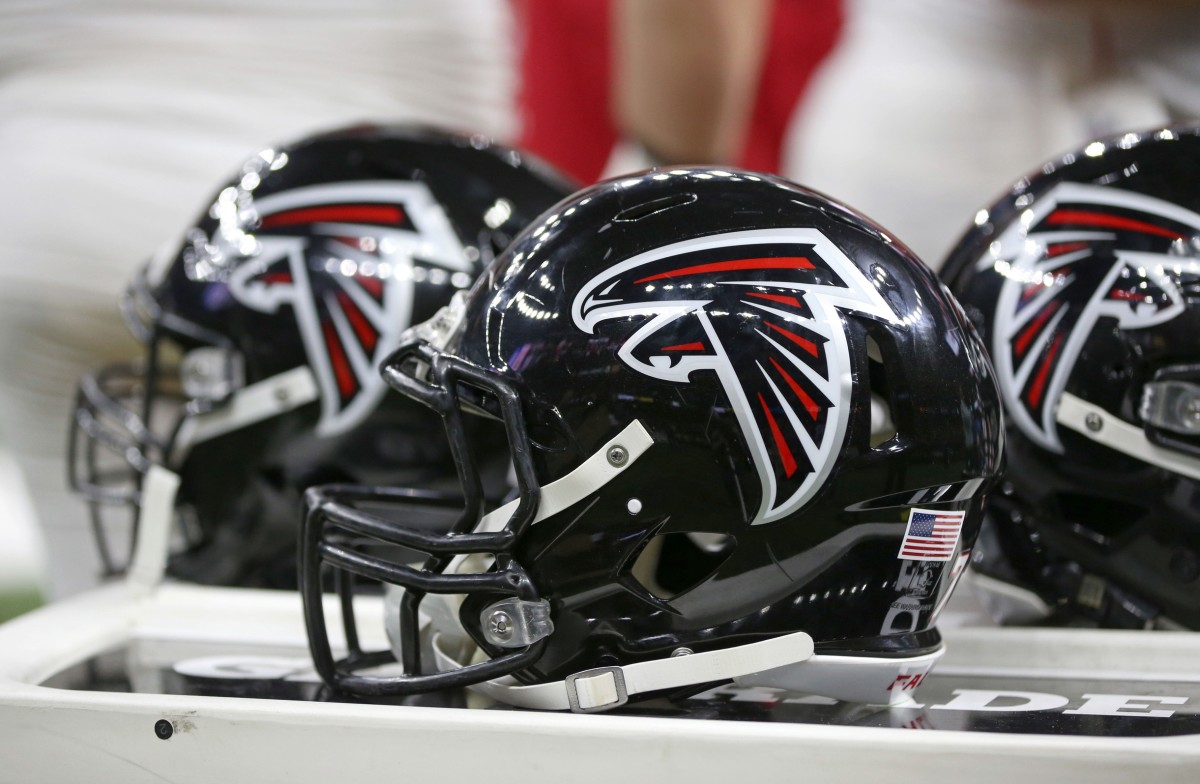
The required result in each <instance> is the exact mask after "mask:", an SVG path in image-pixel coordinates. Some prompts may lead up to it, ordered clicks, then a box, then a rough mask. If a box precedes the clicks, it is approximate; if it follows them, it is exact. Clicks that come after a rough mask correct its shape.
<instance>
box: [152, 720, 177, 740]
mask: <svg viewBox="0 0 1200 784" xmlns="http://www.w3.org/2000/svg"><path fill="white" fill-rule="evenodd" d="M154 734H155V735H157V736H158V738H159V740H168V739H170V737H171V736H172V735H174V734H175V725H174V724H172V723H171V722H169V721H167V720H166V719H159V720H158V721H156V722H154Z"/></svg>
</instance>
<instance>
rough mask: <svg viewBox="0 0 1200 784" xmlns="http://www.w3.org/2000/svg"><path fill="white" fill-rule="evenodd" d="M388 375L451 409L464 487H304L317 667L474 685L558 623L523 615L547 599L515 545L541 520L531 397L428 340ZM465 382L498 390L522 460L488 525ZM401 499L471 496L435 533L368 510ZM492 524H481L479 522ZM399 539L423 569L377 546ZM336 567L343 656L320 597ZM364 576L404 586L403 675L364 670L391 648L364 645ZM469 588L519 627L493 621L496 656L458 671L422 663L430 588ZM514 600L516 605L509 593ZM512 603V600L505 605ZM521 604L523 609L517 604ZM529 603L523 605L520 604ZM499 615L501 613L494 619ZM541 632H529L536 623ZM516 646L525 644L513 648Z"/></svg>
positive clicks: (532, 651)
mask: <svg viewBox="0 0 1200 784" xmlns="http://www.w3.org/2000/svg"><path fill="white" fill-rule="evenodd" d="M417 363H419V364H421V365H423V366H424V367H425V368H427V375H428V379H429V380H421V379H418V378H417V377H415V376H414V375H409V374H406V373H405V372H404V370H403V369H402V368H404V367H406V366H408V367H411V366H412V365H413V364H417ZM385 378H387V380H388V382H389V383H390V384H391V385H392V386H393V387H395V388H396V389H397V390H399V391H401V392H403V393H404V394H406V395H408V396H410V397H412V398H413V399H416V400H419V401H420V402H421V403H424V404H425V405H427V406H429V407H430V408H432V409H433V410H435V411H437V412H438V414H439V415H440V416H441V417H442V418H443V420H444V422H445V425H446V433H447V436H448V438H449V442H450V449H451V453H452V454H453V457H454V462H455V465H456V466H457V469H458V476H459V480H460V482H461V486H462V490H463V494H462V495H461V496H455V495H447V494H441V493H436V492H431V491H422V490H416V489H398V488H369V487H362V486H338V485H329V486H322V487H314V488H310V489H309V490H308V492H307V493H306V495H305V503H306V506H307V513H306V514H305V517H304V524H303V530H302V532H301V545H300V567H301V572H300V591H301V597H302V599H303V601H304V608H305V618H306V623H307V624H308V632H309V641H310V646H311V649H312V654H313V660H314V662H315V664H316V666H317V671H318V672H319V673H320V674H321V675H322V677H323V678H325V680H326V681H327V682H329V683H331V684H333V685H334V686H335V687H336V688H337V689H339V690H341V691H345V692H348V693H351V694H357V695H362V696H384V695H405V694H413V693H418V692H422V691H428V690H430V689H437V688H450V687H459V686H467V685H471V684H475V683H480V682H482V681H486V680H491V679H494V678H498V677H501V676H503V675H508V674H511V673H513V672H516V671H518V670H520V669H522V668H524V667H527V666H528V665H529V664H531V663H532V662H533V661H535V660H536V659H537V657H538V656H539V655H540V654H541V650H542V647H543V645H544V642H543V641H542V640H543V638H544V637H545V636H546V634H548V633H549V631H550V630H551V629H552V628H553V627H552V626H550V627H549V628H546V627H542V628H536V629H535V628H532V627H533V626H536V624H528V623H522V622H521V621H522V618H523V617H524V616H525V615H529V616H530V617H534V618H536V617H543V616H544V611H543V612H538V610H537V608H538V607H540V606H543V605H544V604H545V602H544V601H543V600H542V598H541V596H540V595H539V593H538V591H537V588H536V586H535V585H534V584H533V582H532V581H531V580H530V578H529V575H528V574H527V572H526V570H525V569H524V568H522V566H521V565H520V564H519V563H518V562H517V560H516V559H515V558H514V556H513V549H514V544H515V543H516V541H517V539H518V538H519V537H520V536H521V534H522V533H523V532H524V531H525V530H526V529H527V528H528V527H529V525H530V524H531V523H532V521H533V519H534V517H535V515H536V514H537V511H538V499H539V490H538V486H537V480H536V478H535V476H534V470H533V464H532V461H531V459H530V454H531V445H530V444H529V442H528V436H527V435H526V432H525V428H524V415H523V413H522V407H521V400H520V397H519V396H518V394H517V392H516V390H514V389H513V388H512V386H511V385H509V384H507V383H506V382H504V381H503V380H502V379H498V378H495V377H491V376H489V375H487V374H485V373H484V372H482V371H481V370H479V369H478V368H475V367H473V366H471V365H469V364H467V363H465V362H463V361H462V360H459V359H457V358H455V357H452V356H450V355H448V354H445V353H443V352H440V351H437V350H436V349H434V348H433V347H432V346H431V345H430V344H429V343H427V342H424V341H422V342H419V343H416V344H409V345H407V346H404V347H402V348H401V349H399V350H398V351H397V352H396V353H395V354H393V355H392V357H391V358H390V359H389V360H388V361H387V362H386V363H385ZM464 385H466V386H469V387H471V388H472V389H473V390H475V391H476V393H479V392H482V393H484V394H486V395H488V396H489V399H490V400H491V401H492V402H493V405H494V406H495V407H496V409H497V410H498V413H499V414H500V415H501V418H502V419H503V421H504V422H505V429H506V433H507V436H508V438H509V443H510V444H513V445H514V446H513V448H512V449H511V450H510V457H511V460H512V466H513V470H514V473H515V476H516V482H517V487H518V490H519V497H520V500H519V502H517V503H516V504H515V509H508V508H506V511H510V512H511V515H510V516H509V517H508V519H507V520H504V521H503V523H502V526H499V527H498V526H486V525H485V526H481V525H480V523H481V520H483V510H484V504H485V498H484V490H483V484H482V482H481V479H480V471H479V468H478V465H477V459H476V457H475V456H474V455H473V450H472V447H471V445H470V444H469V443H468V439H467V438H466V436H465V434H466V432H467V430H466V428H465V427H464V423H463V421H462V420H463V416H464V411H463V408H464V405H463V401H462V400H461V399H460V390H461V389H463V387H464ZM381 502H382V503H384V504H389V505H391V506H392V507H393V508H394V509H395V510H396V511H397V512H400V511H403V509H404V508H405V507H410V508H411V507H416V508H420V507H425V508H429V507H434V508H443V509H445V508H451V509H452V508H455V507H461V509H462V511H461V513H460V514H459V515H458V518H457V520H456V521H455V523H454V524H453V525H452V526H451V527H450V530H449V531H447V532H446V533H431V532H427V531H424V530H421V528H420V526H418V525H411V524H409V525H406V524H405V522H403V521H400V520H395V519H387V518H381V517H378V516H375V515H371V514H368V513H366V512H363V511H361V510H360V509H359V508H358V506H359V505H361V504H367V503H376V504H378V503H381ZM481 527H482V528H484V529H485V530H482V531H481V530H479V529H480V528H481ZM380 544H383V545H392V546H399V547H404V548H408V549H410V550H415V551H417V552H418V553H420V554H421V555H423V556H424V557H425V560H424V563H423V564H422V565H421V566H420V568H414V567H412V566H407V565H404V564H400V563H397V562H396V561H395V560H394V559H388V558H381V557H377V556H373V555H371V554H370V552H369V550H370V548H371V546H372V545H375V546H378V545H380ZM475 554H479V555H486V556H491V558H492V560H493V565H492V567H491V568H489V569H488V570H487V571H486V572H483V573H476V574H469V573H462V574H460V573H455V572H454V571H452V570H451V571H447V570H448V569H449V568H450V567H451V565H452V564H454V563H455V559H456V558H462V557H465V556H469V555H475ZM324 565H329V566H331V567H334V568H335V571H334V575H335V579H334V585H335V589H336V591H337V594H338V596H339V600H340V604H341V607H342V620H343V625H344V631H345V636H346V640H347V644H348V646H349V649H350V655H349V656H348V657H347V658H346V659H343V660H341V661H335V659H334V656H333V653H332V648H331V645H330V642H329V634H328V630H327V627H326V621H325V615H324V609H323V605H322V601H321V589H322V574H321V573H322V567H323V566H324ZM355 576H359V577H366V578H370V579H372V580H377V581H380V582H383V583H386V584H388V585H392V586H398V587H400V588H403V589H404V595H403V599H402V600H401V603H400V608H399V630H400V636H401V640H400V642H399V645H398V647H399V648H400V651H401V658H402V661H401V663H402V665H403V669H404V674H402V675H392V676H362V675H358V674H356V671H357V670H358V669H360V668H362V667H364V666H370V665H372V664H378V663H381V662H386V661H389V660H390V659H391V658H392V654H391V652H389V651H385V652H381V653H378V654H370V653H365V652H363V651H362V649H361V648H360V647H359V645H358V638H359V635H358V632H357V627H356V621H355V618H354V613H353V594H354V587H355V583H354V577H355ZM429 593H435V594H463V595H467V596H486V597H487V599H488V603H489V605H491V606H493V607H496V609H492V610H489V611H486V612H487V614H488V615H490V616H494V617H496V620H497V624H504V623H505V622H504V621H502V620H501V619H500V616H507V617H508V618H509V619H510V621H511V622H512V623H513V624H514V625H515V626H516V627H517V628H518V629H520V630H522V631H524V632H526V633H514V632H516V629H512V628H500V629H495V630H494V633H493V639H492V640H491V642H492V643H493V645H496V644H499V645H503V646H504V650H500V649H498V648H494V649H493V650H494V651H495V652H496V653H497V654H498V655H497V656H496V658H493V659H490V660H489V661H485V662H480V663H476V664H469V665H467V666H464V667H462V668H460V669H457V670H451V671H447V672H440V673H423V672H422V664H421V656H420V651H421V641H420V636H419V635H420V623H419V619H418V610H419V608H420V605H421V602H422V600H423V599H424V597H425V596H426V594H429ZM510 597H511V598H512V599H515V600H516V602H515V604H514V603H512V602H506V599H509V598H510ZM501 606H503V609H501ZM514 606H515V607H516V608H517V610H518V611H517V612H513V610H512V608H513V607H514ZM521 610H525V611H526V612H525V613H521V612H520V611H521ZM495 625H496V624H493V626H495ZM530 632H531V633H530ZM514 647H515V648H516V649H515V650H514V649H513V648H514Z"/></svg>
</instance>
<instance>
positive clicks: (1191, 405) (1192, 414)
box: [1183, 397, 1200, 428]
mask: <svg viewBox="0 0 1200 784" xmlns="http://www.w3.org/2000/svg"><path fill="white" fill-rule="evenodd" d="M1183 418H1184V424H1185V425H1189V426H1191V427H1193V428H1194V427H1196V426H1197V425H1200V398H1194V397H1193V398H1190V399H1189V400H1188V402H1187V403H1185V404H1184V406H1183Z"/></svg>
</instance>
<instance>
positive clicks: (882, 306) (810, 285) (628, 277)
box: [572, 228, 898, 525]
mask: <svg viewBox="0 0 1200 784" xmlns="http://www.w3.org/2000/svg"><path fill="white" fill-rule="evenodd" d="M838 310H845V311H850V312H855V313H862V314H865V315H867V316H871V317H873V318H877V319H880V320H883V321H887V322H891V323H896V322H897V321H898V319H897V317H896V315H895V314H894V313H893V311H892V309H891V308H890V307H889V306H888V304H887V303H886V302H885V301H884V300H883V298H882V297H881V296H880V295H879V292H878V291H877V290H876V289H875V287H874V286H873V285H872V284H871V282H870V281H869V280H867V278H866V277H865V276H864V275H863V274H862V272H860V271H859V269H858V267H856V266H855V265H854V264H853V263H852V262H851V261H850V260H849V259H848V258H847V257H846V255H845V254H844V253H842V251H840V250H839V249H838V248H837V247H835V246H834V245H833V243H832V242H830V241H829V240H828V239H827V238H826V237H825V236H824V235H823V234H821V233H820V232H819V231H816V230H815V229H803V228H797V229H770V230H763V231H741V232H732V233H728V234H718V235H715V236H712V237H703V238H699V239H693V240H687V241H684V242H679V243H676V244H673V245H668V246H666V247H662V248H657V249H655V250H652V251H649V252H647V253H643V254H641V255H639V256H635V257H633V258H631V259H628V260H626V261H624V262H621V263H619V264H617V265H615V266H614V267H612V268H611V269H609V270H607V271H606V272H605V273H604V274H602V275H598V276H597V277H595V278H593V279H592V280H590V281H588V283H587V284H586V285H584V286H583V288H582V289H581V290H580V291H579V293H578V294H577V295H576V296H575V300H574V302H573V303H572V318H573V319H574V323H575V325H576V326H577V327H578V328H579V329H581V330H583V331H584V332H588V333H593V332H594V331H595V329H596V326H597V325H598V324H600V323H601V322H603V321H606V320H609V319H624V318H629V317H638V318H644V319H645V323H644V324H643V325H642V326H641V327H640V328H638V329H637V331H636V332H634V334H633V335H632V336H631V337H630V338H629V339H628V340H627V341H626V342H625V343H624V345H622V346H621V348H620V349H619V351H618V352H617V353H618V356H619V357H620V359H621V361H623V362H624V363H625V364H626V365H628V366H629V367H631V368H633V369H634V370H636V371H638V372H639V373H643V374H645V375H647V376H650V377H651V378H657V379H661V380H663V381H669V382H674V383H679V384H686V383H689V381H690V379H691V376H692V374H693V373H697V372H712V373H715V374H716V375H717V378H718V379H719V381H720V383H721V386H722V387H723V388H724V390H725V394H726V396H727V398H728V399H729V403H730V405H731V407H732V409H733V411H734V412H735V414H736V416H737V419H738V424H739V425H740V427H741V430H742V433H743V436H744V438H745V442H746V444H747V446H748V448H749V449H750V452H751V454H752V456H753V459H754V465H755V468H756V469H757V471H758V474H759V478H760V480H761V484H762V501H761V504H760V507H759V509H758V510H757V511H756V512H755V514H754V517H753V519H752V520H751V524H755V525H757V524H762V523H771V522H774V521H776V520H779V519H781V518H783V517H786V516H787V515H790V514H791V513H793V512H795V511H796V510H797V509H800V508H801V507H802V506H804V504H805V503H807V502H808V500H809V499H811V498H812V497H813V496H814V495H815V494H816V493H817V491H818V490H820V488H821V486H822V485H823V484H824V482H825V479H826V478H827V477H828V476H829V472H830V470H831V469H832V468H833V463H834V461H835V460H836V458H837V455H838V454H839V453H840V451H841V448H842V444H843V442H844V440H845V436H846V429H847V423H848V421H849V415H850V392H851V389H852V387H853V383H854V382H853V378H852V375H851V364H850V349H849V346H848V344H847V339H846V333H845V327H844V325H843V322H842V318H841V316H840V315H839V314H838ZM737 313H744V314H746V315H747V318H737V317H736V314H737ZM748 329H749V330H752V331H747V330H748Z"/></svg>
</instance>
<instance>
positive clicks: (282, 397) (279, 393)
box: [275, 387, 288, 403]
mask: <svg viewBox="0 0 1200 784" xmlns="http://www.w3.org/2000/svg"><path fill="white" fill-rule="evenodd" d="M275 399H276V400H278V401H279V402H280V403H286V402H287V399H288V391H287V387H280V388H279V389H276V390H275Z"/></svg>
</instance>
